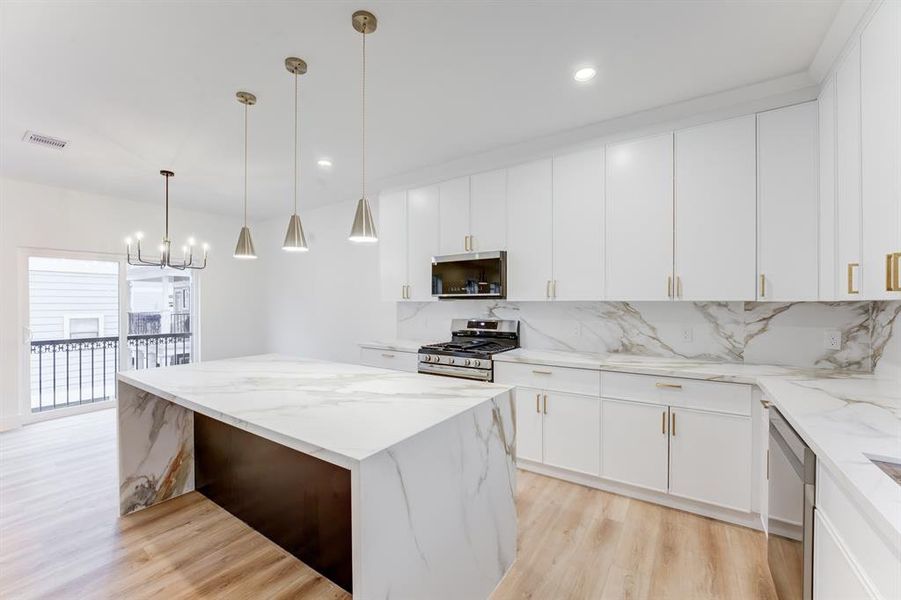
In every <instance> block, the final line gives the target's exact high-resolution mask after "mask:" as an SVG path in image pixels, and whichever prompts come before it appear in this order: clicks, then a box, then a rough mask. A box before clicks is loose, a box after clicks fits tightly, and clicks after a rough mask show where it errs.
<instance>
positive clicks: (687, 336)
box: [682, 327, 694, 342]
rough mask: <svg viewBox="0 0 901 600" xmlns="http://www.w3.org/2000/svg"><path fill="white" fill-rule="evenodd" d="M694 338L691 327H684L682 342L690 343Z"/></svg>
mask: <svg viewBox="0 0 901 600" xmlns="http://www.w3.org/2000/svg"><path fill="white" fill-rule="evenodd" d="M693 338H694V332H693V331H692V330H691V327H683V328H682V341H683V342H690V341H691V340H692V339H693Z"/></svg>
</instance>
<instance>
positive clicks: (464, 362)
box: [463, 358, 472, 367]
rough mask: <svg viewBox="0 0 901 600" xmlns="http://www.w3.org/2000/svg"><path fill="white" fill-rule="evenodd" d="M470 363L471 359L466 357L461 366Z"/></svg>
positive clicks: (466, 365)
mask: <svg viewBox="0 0 901 600" xmlns="http://www.w3.org/2000/svg"><path fill="white" fill-rule="evenodd" d="M471 363H472V361H471V360H469V359H468V358H467V359H466V360H464V361H463V366H465V367H468V366H469V365H470V364H471Z"/></svg>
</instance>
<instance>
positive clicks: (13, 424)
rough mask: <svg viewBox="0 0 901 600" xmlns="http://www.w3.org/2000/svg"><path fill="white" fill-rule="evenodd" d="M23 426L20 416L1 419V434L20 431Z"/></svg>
mask: <svg viewBox="0 0 901 600" xmlns="http://www.w3.org/2000/svg"><path fill="white" fill-rule="evenodd" d="M21 426H22V419H20V418H19V415H13V416H11V417H0V432H2V431H10V430H12V429H18V428H19V427H21Z"/></svg>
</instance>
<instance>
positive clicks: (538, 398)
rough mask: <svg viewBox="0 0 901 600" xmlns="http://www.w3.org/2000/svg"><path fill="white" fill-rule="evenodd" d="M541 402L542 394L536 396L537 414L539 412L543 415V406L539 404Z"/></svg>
mask: <svg viewBox="0 0 901 600" xmlns="http://www.w3.org/2000/svg"><path fill="white" fill-rule="evenodd" d="M540 402H541V394H535V412H537V413H538V414H541V405H540V404H539V403H540Z"/></svg>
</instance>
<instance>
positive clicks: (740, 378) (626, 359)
mask: <svg viewBox="0 0 901 600" xmlns="http://www.w3.org/2000/svg"><path fill="white" fill-rule="evenodd" d="M492 358H493V359H494V361H495V362H519V363H527V364H542V365H550V366H555V367H571V368H575V369H592V370H596V371H616V372H623V373H642V374H645V375H659V376H668V377H684V378H686V379H704V380H707V381H725V382H729V383H747V384H751V385H755V384H756V383H757V379H758V378H759V377H764V376H779V377H799V376H800V377H818V376H822V377H835V376H843V375H849V376H850V375H859V372H857V371H836V370H828V369H810V368H801V367H787V366H779V365H751V364H744V363H727V362H713V361H703V360H692V359H687V358H663V357H657V356H637V355H633V354H616V353H611V354H601V353H597V354H595V353H590V352H565V351H559V350H528V349H526V348H517V349H516V350H510V351H508V352H501V353H499V354H495V355H494V356H493V357H492Z"/></svg>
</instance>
